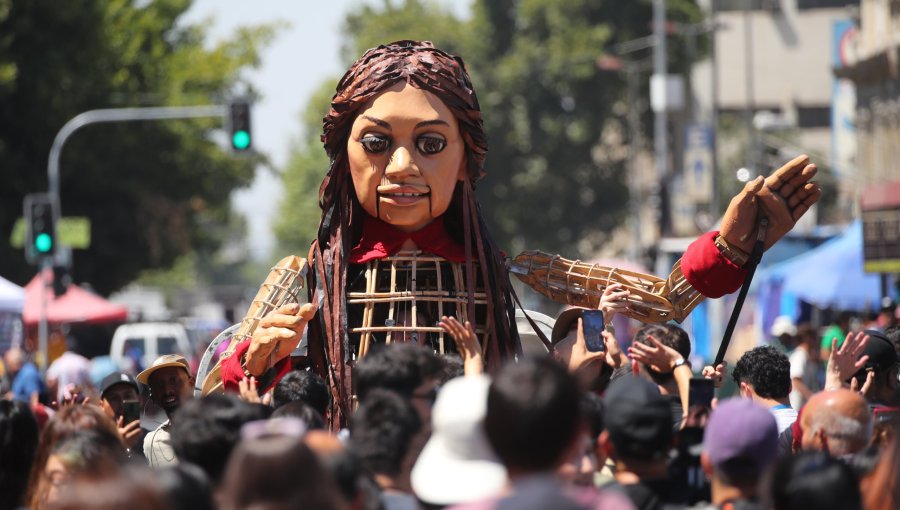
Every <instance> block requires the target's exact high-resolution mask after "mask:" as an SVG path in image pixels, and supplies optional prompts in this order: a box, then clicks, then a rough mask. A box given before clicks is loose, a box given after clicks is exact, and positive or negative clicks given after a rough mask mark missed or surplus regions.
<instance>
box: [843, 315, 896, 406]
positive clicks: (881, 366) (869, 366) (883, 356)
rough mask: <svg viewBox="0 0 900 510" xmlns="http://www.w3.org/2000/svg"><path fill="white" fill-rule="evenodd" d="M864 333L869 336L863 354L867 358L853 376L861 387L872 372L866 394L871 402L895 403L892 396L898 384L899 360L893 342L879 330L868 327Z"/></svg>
mask: <svg viewBox="0 0 900 510" xmlns="http://www.w3.org/2000/svg"><path fill="white" fill-rule="evenodd" d="M864 333H865V334H867V335H868V336H869V342H868V343H867V344H866V348H865V351H864V352H863V354H864V355H866V356H868V357H869V359H868V360H867V361H866V364H865V366H863V368H861V369H860V370H859V371H858V372H857V373H856V374H854V376H853V377H854V378H855V379H856V382H857V383H858V385H859V387H860V388H861V387H862V386H863V384H865V382H866V378H867V377H868V375H869V373H870V372H871V373H874V374H875V375H874V379H873V380H872V386H871V387H870V388H869V391H868V392H867V393H866V396H867V397H868V398H869V400H871V401H873V402H878V403H881V404H887V405H897V404H898V402H894V398H895V393H896V391H897V388H898V386H900V383H898V378H900V362H898V358H897V351H896V350H895V348H894V343H893V342H891V341H890V339H888V337H887V336H886V335H885V334H884V333H882V332H880V331H876V330H874V329H870V330H866V331H865V332H864Z"/></svg>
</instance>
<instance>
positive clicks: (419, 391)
mask: <svg viewBox="0 0 900 510" xmlns="http://www.w3.org/2000/svg"><path fill="white" fill-rule="evenodd" d="M442 369H443V365H442V363H441V360H440V359H439V358H438V357H437V356H435V355H434V353H433V352H432V351H431V350H430V349H428V348H426V347H423V346H421V345H416V344H409V343H406V344H401V343H394V344H389V345H385V346H383V347H381V348H379V349H372V352H370V353H369V354H367V355H366V356H365V357H364V358H363V359H361V360H360V361H359V363H357V365H356V366H355V367H354V369H353V382H354V384H355V385H356V396H357V398H359V401H360V403H365V400H366V398H367V397H368V394H369V393H370V392H371V391H372V390H375V389H383V390H390V391H393V392H396V393H398V394H400V395H402V396H404V397H406V398H408V399H410V400H411V401H412V403H413V405H415V408H416V410H417V411H418V412H419V416H420V417H421V419H422V422H423V423H428V422H429V421H430V420H431V406H432V405H433V404H434V401H435V399H436V398H437V384H438V380H439V378H440V375H441V370H442Z"/></svg>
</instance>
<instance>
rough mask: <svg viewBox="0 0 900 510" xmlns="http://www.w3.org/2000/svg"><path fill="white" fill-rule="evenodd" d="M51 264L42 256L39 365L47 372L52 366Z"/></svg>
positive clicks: (40, 265)
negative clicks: (49, 289)
mask: <svg viewBox="0 0 900 510" xmlns="http://www.w3.org/2000/svg"><path fill="white" fill-rule="evenodd" d="M51 264H52V261H51V260H50V258H49V257H41V262H40V264H39V265H38V267H39V268H40V271H41V272H40V276H41V320H40V321H39V322H38V349H39V350H40V352H41V358H42V359H41V360H40V365H39V366H40V368H41V372H46V371H47V368H48V367H49V366H50V352H49V348H48V347H47V331H48V330H49V328H48V324H47V322H48V321H47V289H48V287H50V280H49V278H47V273H48V272H49V268H50V267H51Z"/></svg>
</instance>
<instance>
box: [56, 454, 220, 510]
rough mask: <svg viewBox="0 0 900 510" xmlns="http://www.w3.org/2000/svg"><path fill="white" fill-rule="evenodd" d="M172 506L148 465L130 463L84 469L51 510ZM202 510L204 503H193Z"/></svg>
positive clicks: (165, 509)
mask: <svg viewBox="0 0 900 510" xmlns="http://www.w3.org/2000/svg"><path fill="white" fill-rule="evenodd" d="M122 508H127V509H128V510H171V509H172V508H177V507H173V506H170V505H169V504H168V501H166V499H165V497H164V495H163V493H162V490H161V489H160V486H159V484H158V482H157V480H156V477H155V476H154V473H153V472H151V471H150V470H149V468H147V467H146V466H141V465H138V464H134V463H132V464H129V465H127V466H119V467H118V468H117V469H115V470H114V471H111V472H107V473H102V474H88V473H82V474H79V475H77V481H76V482H75V483H72V484H68V485H66V486H65V487H64V488H63V490H62V491H61V493H60V497H59V499H58V500H57V501H56V502H55V503H53V504H51V505H49V509H50V510H121V509H122ZM193 508H194V509H196V510H203V509H202V507H193Z"/></svg>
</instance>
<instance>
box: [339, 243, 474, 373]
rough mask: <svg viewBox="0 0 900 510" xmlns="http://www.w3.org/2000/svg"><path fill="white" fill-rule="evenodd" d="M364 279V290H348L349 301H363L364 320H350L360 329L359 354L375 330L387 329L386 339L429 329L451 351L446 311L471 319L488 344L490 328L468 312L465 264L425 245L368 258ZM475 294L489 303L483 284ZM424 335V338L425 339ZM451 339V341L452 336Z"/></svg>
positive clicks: (441, 347)
mask: <svg viewBox="0 0 900 510" xmlns="http://www.w3.org/2000/svg"><path fill="white" fill-rule="evenodd" d="M365 284H366V288H365V291H362V292H349V295H348V296H347V303H348V304H349V305H361V306H362V310H363V314H362V323H361V324H360V325H359V326H357V327H352V325H351V332H352V333H358V334H359V335H360V336H359V345H358V351H357V353H356V355H357V359H359V358H362V357H363V356H365V355H366V354H367V353H368V352H369V349H370V347H371V345H372V342H373V341H375V336H374V335H375V334H376V333H378V334H383V335H384V341H385V342H386V343H392V342H397V341H408V337H409V336H411V335H412V334H414V333H415V334H421V333H425V335H424V337H428V336H429V335H436V339H437V345H436V348H437V350H438V351H439V352H440V353H444V352H447V349H446V347H447V345H446V341H447V337H446V334H445V333H444V330H443V329H441V328H440V326H439V325H438V324H437V321H439V320H440V318H441V317H442V316H444V315H448V316H449V315H455V316H456V318H457V319H459V321H460V322H462V323H463V324H465V322H466V321H470V322H471V323H472V324H473V325H474V326H475V332H476V334H477V335H478V337H479V338H480V339H481V346H482V350H483V351H485V350H486V348H487V345H488V344H487V342H489V341H490V334H489V331H490V328H487V327H486V325H485V324H479V321H478V320H476V319H475V318H472V317H469V312H468V306H467V305H468V302H469V296H468V293H467V286H466V280H465V272H464V267H463V265H462V264H459V263H454V262H448V261H447V260H446V259H444V258H441V257H437V256H434V255H428V254H423V253H422V252H420V251H404V252H399V253H397V254H396V255H394V256H391V257H385V258H383V259H380V260H372V261H369V262H368V263H367V265H366V269H365ZM473 299H474V300H475V305H476V309H477V310H480V311H485V310H486V309H487V298H486V295H485V293H484V290H483V288H481V287H480V286H476V292H475V295H474V296H473ZM385 308H386V314H385ZM422 312H426V314H427V316H431V317H432V318H433V319H434V322H432V321H427V322H426V321H423V320H422V315H423V313H422ZM476 313H478V312H476ZM385 315H386V317H387V319H386V320H384V321H383V322H382V321H381V320H380V318H381V317H384V316H385ZM484 315H485V317H486V316H487V314H486V313H485V314H484ZM486 320H487V321H489V320H490V318H486ZM378 322H382V323H381V324H379V323H378ZM423 322H425V323H423ZM419 341H420V343H424V339H420V340H419ZM449 341H450V342H451V343H452V341H453V340H452V338H450V339H449Z"/></svg>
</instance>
